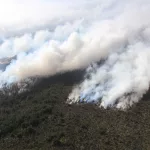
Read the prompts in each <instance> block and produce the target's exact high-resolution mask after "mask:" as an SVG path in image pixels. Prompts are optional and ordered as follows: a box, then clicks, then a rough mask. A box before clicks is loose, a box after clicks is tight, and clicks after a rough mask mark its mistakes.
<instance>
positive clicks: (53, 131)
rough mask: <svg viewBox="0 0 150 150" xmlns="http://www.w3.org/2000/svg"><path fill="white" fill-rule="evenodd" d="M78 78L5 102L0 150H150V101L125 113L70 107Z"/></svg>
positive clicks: (52, 81) (86, 106)
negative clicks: (68, 100)
mask: <svg viewBox="0 0 150 150" xmlns="http://www.w3.org/2000/svg"><path fill="white" fill-rule="evenodd" d="M75 78H76V79H77V76H76V74H73V76H72V75H68V76H66V75H65V76H61V77H60V76H59V77H53V78H51V79H50V80H45V81H44V82H42V84H39V85H38V88H35V89H34V90H33V91H31V92H29V93H25V94H22V95H20V96H15V97H11V98H9V99H8V98H6V99H1V101H0V149H2V150H5V149H10V150H13V149H14V150H21V149H24V150H25V149H26V150H29V149H33V150H34V149H37V150H39V149H41V150H61V149H64V150H72V149H73V150H74V149H75V150H97V149H98V150H150V101H141V102H140V103H138V104H137V105H136V106H134V107H132V108H131V109H130V110H128V111H126V112H122V111H118V110H112V109H109V110H104V109H99V108H97V107H96V106H95V105H92V104H91V105H90V104H81V105H67V104H66V103H65V101H66V98H67V96H68V94H69V92H70V91H71V89H72V85H73V82H72V81H73V80H74V79H75ZM72 79H73V80H72ZM55 81H59V83H57V82H55ZM62 81H63V82H64V83H62ZM45 85H46V86H45ZM148 97H149V96H148V95H147V96H146V98H148Z"/></svg>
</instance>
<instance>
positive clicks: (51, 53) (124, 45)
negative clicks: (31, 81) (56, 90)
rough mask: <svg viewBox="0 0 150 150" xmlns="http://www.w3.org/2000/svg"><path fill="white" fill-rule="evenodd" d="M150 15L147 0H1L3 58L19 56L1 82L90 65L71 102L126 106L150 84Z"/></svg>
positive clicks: (0, 76) (0, 74) (0, 46)
mask: <svg viewBox="0 0 150 150" xmlns="http://www.w3.org/2000/svg"><path fill="white" fill-rule="evenodd" d="M43 10H44V11H43ZM149 15H150V3H149V1H148V0H133V1H129V0H122V1H117V0H93V1H89V0H83V1H79V0H76V1H73V0H70V1H69V0H63V1H60V0H56V1H52V0H44V1H43V0H21V1H20V0H0V18H1V20H0V58H1V59H3V58H10V57H13V56H16V58H15V59H13V60H11V61H10V64H8V65H7V67H6V69H2V70H1V72H0V85H1V87H2V85H3V84H4V83H7V84H10V83H15V82H19V81H21V80H24V79H26V78H29V77H34V76H38V77H47V76H52V75H55V74H58V73H63V72H67V71H72V70H77V69H85V68H87V73H86V75H85V79H84V81H83V82H82V83H81V84H80V85H76V86H75V87H74V89H73V91H72V93H71V94H70V95H69V100H70V103H72V102H78V101H86V102H91V101H94V102H96V103H99V104H100V105H101V106H103V107H105V108H107V107H108V106H115V107H117V108H126V107H127V106H128V105H129V106H130V105H132V104H133V103H135V102H137V101H139V100H140V99H141V97H142V96H143V94H145V93H146V91H147V90H148V89H149V82H150V71H149V65H150V44H149V43H150V20H149V19H148V18H149ZM100 60H104V62H103V63H101V64H100V65H99V64H97V62H99V61H100ZM91 64H92V65H91Z"/></svg>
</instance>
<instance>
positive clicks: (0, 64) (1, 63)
mask: <svg viewBox="0 0 150 150" xmlns="http://www.w3.org/2000/svg"><path fill="white" fill-rule="evenodd" d="M13 59H16V56H14V57H8V58H1V59H0V70H2V71H4V70H5V69H6V67H7V66H8V65H9V64H10V62H11V61H12V60H13Z"/></svg>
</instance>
